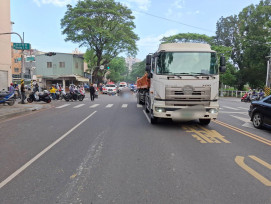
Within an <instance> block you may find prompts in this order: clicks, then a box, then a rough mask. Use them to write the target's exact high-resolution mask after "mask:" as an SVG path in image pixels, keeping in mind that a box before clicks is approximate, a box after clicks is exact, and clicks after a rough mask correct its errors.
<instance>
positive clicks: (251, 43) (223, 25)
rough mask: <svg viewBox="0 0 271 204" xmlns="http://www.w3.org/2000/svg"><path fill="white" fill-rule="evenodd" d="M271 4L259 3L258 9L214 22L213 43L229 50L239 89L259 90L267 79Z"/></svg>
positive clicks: (255, 7) (266, 0) (248, 8)
mask: <svg viewBox="0 0 271 204" xmlns="http://www.w3.org/2000/svg"><path fill="white" fill-rule="evenodd" d="M270 4H271V1H270V0H261V1H260V2H259V4H258V5H250V6H248V7H246V8H244V9H243V10H242V11H241V12H240V13H239V15H238V16H237V15H234V16H229V17H226V18H223V17H222V18H220V19H219V21H218V22H217V32H216V38H215V39H216V41H217V44H219V45H225V46H231V47H232V48H233V49H232V53H231V59H232V61H233V63H234V64H235V66H237V67H238V69H239V71H238V72H237V73H236V74H237V84H238V87H239V88H240V89H242V86H244V84H246V83H249V85H250V86H251V87H254V88H257V87H261V86H262V85H263V84H264V82H265V77H266V66H267V65H266V58H265V56H268V55H269V49H270V41H271V37H270V36H271V6H270Z"/></svg>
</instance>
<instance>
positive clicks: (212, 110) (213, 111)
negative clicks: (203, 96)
mask: <svg viewBox="0 0 271 204" xmlns="http://www.w3.org/2000/svg"><path fill="white" fill-rule="evenodd" d="M208 112H209V113H212V114H214V113H217V112H218V110H217V109H216V108H211V109H209V111H208Z"/></svg>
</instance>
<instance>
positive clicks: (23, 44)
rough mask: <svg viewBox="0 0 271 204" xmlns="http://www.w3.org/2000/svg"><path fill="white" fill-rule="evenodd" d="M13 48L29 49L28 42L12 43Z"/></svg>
mask: <svg viewBox="0 0 271 204" xmlns="http://www.w3.org/2000/svg"><path fill="white" fill-rule="evenodd" d="M13 49H15V50H30V49H31V45H30V43H13Z"/></svg>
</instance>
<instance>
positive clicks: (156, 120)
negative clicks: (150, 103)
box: [151, 110, 158, 125]
mask: <svg viewBox="0 0 271 204" xmlns="http://www.w3.org/2000/svg"><path fill="white" fill-rule="evenodd" d="M152 112H153V110H151V124H153V125H154V124H157V122H158V118H157V117H155V116H154V115H153V113H152Z"/></svg>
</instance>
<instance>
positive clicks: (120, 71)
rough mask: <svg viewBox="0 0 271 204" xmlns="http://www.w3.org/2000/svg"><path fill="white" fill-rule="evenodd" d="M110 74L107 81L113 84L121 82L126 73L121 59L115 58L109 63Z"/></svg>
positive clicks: (124, 64) (125, 67)
mask: <svg viewBox="0 0 271 204" xmlns="http://www.w3.org/2000/svg"><path fill="white" fill-rule="evenodd" d="M109 67H110V69H109V71H110V74H109V75H108V76H107V78H108V79H110V80H111V81H114V82H118V81H123V80H124V79H125V76H126V75H127V72H128V67H127V66H126V63H125V59H124V58H123V57H116V58H114V59H113V60H112V61H111V62H110V63H109Z"/></svg>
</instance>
